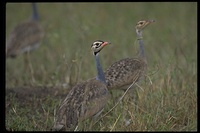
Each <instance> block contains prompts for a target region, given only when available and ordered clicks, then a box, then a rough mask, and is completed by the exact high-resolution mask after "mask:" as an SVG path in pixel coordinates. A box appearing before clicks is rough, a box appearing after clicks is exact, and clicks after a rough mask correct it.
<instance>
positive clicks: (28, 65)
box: [24, 52, 35, 83]
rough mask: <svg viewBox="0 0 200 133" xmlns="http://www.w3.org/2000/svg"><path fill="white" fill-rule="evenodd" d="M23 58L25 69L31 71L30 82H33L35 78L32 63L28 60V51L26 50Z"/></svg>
mask: <svg viewBox="0 0 200 133" xmlns="http://www.w3.org/2000/svg"><path fill="white" fill-rule="evenodd" d="M24 60H25V65H26V66H25V67H26V71H27V72H28V71H29V70H30V72H31V83H35V78H34V71H33V67H32V64H31V62H30V54H29V52H26V53H25V55H24Z"/></svg>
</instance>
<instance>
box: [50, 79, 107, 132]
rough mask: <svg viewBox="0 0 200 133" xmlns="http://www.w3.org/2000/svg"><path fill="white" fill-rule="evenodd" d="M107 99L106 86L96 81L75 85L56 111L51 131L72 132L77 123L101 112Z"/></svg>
mask: <svg viewBox="0 0 200 133" xmlns="http://www.w3.org/2000/svg"><path fill="white" fill-rule="evenodd" d="M108 99H109V93H108V90H107V87H106V85H105V84H102V83H101V82H100V81H98V80H96V79H90V80H87V81H85V82H82V83H79V84H77V85H76V86H75V87H73V88H72V90H71V91H70V92H69V94H68V95H67V97H66V99H65V100H64V101H63V102H62V104H61V106H60V108H59V109H58V113H57V116H56V123H55V125H54V127H53V129H54V130H61V128H63V129H62V130H74V128H75V126H76V125H77V124H78V122H81V121H83V120H85V119H87V118H89V117H90V116H94V115H95V114H97V113H98V112H99V111H101V110H102V109H103V108H104V106H105V102H106V101H108Z"/></svg>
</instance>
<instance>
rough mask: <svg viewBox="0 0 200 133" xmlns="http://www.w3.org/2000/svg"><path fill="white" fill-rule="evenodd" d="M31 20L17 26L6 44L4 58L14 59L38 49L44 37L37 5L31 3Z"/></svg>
mask: <svg viewBox="0 0 200 133" xmlns="http://www.w3.org/2000/svg"><path fill="white" fill-rule="evenodd" d="M32 9H33V13H32V18H31V19H30V20H28V21H25V22H23V23H20V24H18V25H17V26H16V27H15V28H14V29H13V31H12V32H11V33H10V36H9V38H8V40H7V42H6V57H16V56H17V55H19V54H22V53H27V52H30V51H32V50H34V49H36V48H38V46H39V44H40V42H41V41H42V39H43V37H44V30H43V27H42V26H41V25H40V23H39V15H38V12H37V5H36V4H35V3H32Z"/></svg>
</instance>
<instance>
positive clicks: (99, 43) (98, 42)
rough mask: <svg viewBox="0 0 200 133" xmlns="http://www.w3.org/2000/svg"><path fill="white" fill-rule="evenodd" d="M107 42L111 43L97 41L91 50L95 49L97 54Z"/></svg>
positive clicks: (94, 52) (94, 51)
mask: <svg viewBox="0 0 200 133" xmlns="http://www.w3.org/2000/svg"><path fill="white" fill-rule="evenodd" d="M107 44H110V43H109V42H104V41H101V40H97V41H95V42H94V43H93V44H92V46H91V50H92V51H93V54H94V55H96V54H97V53H99V52H100V51H101V50H102V48H103V47H104V46H105V45H107Z"/></svg>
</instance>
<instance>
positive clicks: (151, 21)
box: [148, 20, 156, 23]
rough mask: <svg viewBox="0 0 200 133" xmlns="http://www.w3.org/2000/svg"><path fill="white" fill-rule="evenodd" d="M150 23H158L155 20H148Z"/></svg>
mask: <svg viewBox="0 0 200 133" xmlns="http://www.w3.org/2000/svg"><path fill="white" fill-rule="evenodd" d="M148 22H149V23H153V22H156V21H155V20H148Z"/></svg>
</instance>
